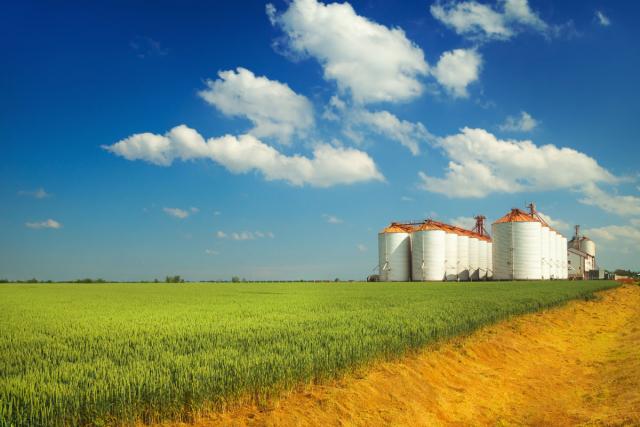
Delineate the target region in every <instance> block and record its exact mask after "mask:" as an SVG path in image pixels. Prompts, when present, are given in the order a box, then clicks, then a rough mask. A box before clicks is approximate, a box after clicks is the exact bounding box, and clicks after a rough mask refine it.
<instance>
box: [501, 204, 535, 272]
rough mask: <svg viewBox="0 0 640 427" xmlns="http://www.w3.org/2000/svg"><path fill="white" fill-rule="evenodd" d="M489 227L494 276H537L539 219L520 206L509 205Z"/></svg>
mask: <svg viewBox="0 0 640 427" xmlns="http://www.w3.org/2000/svg"><path fill="white" fill-rule="evenodd" d="M491 228H492V235H493V256H494V259H493V264H494V267H495V272H494V277H495V278H496V279H498V280H535V279H541V278H542V265H541V258H542V257H541V252H542V249H541V235H542V231H541V228H542V224H541V223H540V221H539V220H538V219H537V218H535V217H533V216H531V215H529V214H527V213H526V212H523V211H521V210H520V209H512V210H511V212H509V213H508V214H507V215H505V216H504V217H502V218H500V219H499V220H498V221H496V222H494V223H493V224H492V226H491Z"/></svg>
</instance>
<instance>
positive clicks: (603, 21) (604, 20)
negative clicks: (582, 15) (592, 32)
mask: <svg viewBox="0 0 640 427" xmlns="http://www.w3.org/2000/svg"><path fill="white" fill-rule="evenodd" d="M596 19H597V20H598V24H600V25H602V26H603V27H608V26H610V25H611V20H610V19H609V17H608V16H607V15H605V14H604V13H602V12H601V11H599V10H596Z"/></svg>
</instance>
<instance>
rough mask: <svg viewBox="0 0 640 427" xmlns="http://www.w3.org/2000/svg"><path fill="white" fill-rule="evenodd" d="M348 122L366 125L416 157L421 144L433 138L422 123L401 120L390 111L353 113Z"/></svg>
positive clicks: (360, 111)
mask: <svg viewBox="0 0 640 427" xmlns="http://www.w3.org/2000/svg"><path fill="white" fill-rule="evenodd" d="M347 120H348V122H349V123H350V124H353V125H365V126H367V127H368V128H369V129H370V130H372V131H373V132H375V133H377V134H379V135H382V136H384V137H386V138H389V139H391V140H393V141H397V142H399V143H400V144H401V145H403V146H405V147H407V148H408V149H409V151H411V154H413V155H414V156H417V155H418V154H419V153H420V143H422V142H424V141H427V140H429V139H430V138H431V137H432V135H431V134H430V133H429V131H428V130H427V129H426V128H425V127H424V125H423V124H422V123H419V122H418V123H412V122H409V121H406V120H400V119H398V117H396V116H395V115H393V114H391V113H390V112H388V111H376V112H371V111H366V110H364V109H361V110H357V111H355V112H353V113H352V114H351V115H350V116H349V118H348V119H347Z"/></svg>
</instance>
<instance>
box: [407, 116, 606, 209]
mask: <svg viewBox="0 0 640 427" xmlns="http://www.w3.org/2000/svg"><path fill="white" fill-rule="evenodd" d="M438 145H439V146H440V147H441V148H442V149H443V151H444V153H445V154H446V156H447V157H448V158H449V159H450V162H449V166H448V169H447V171H446V173H445V176H444V177H443V178H435V177H432V176H428V175H426V174H424V173H422V172H421V173H420V174H419V176H420V178H421V181H422V182H421V187H422V188H423V189H425V190H428V191H431V192H435V193H442V194H444V195H446V196H448V197H484V196H486V195H488V194H490V193H516V192H521V191H533V190H537V191H541V190H556V189H580V188H583V187H584V186H586V185H589V184H593V183H596V182H604V183H615V182H617V181H618V179H617V178H616V177H614V176H613V175H612V174H611V173H609V172H608V171H607V170H606V169H604V168H603V167H601V166H600V165H599V164H598V162H596V161H595V160H594V159H593V158H591V157H589V156H587V155H586V154H584V153H581V152H579V151H576V150H574V149H571V148H566V147H565V148H558V147H556V146H555V145H550V144H549V145H542V146H537V145H535V144H534V143H533V142H531V141H514V140H500V139H498V138H496V137H495V136H494V135H493V134H491V133H489V132H487V131H486V130H484V129H471V128H463V129H462V130H461V132H460V133H458V134H456V135H451V136H447V137H445V138H440V139H439V141H438Z"/></svg>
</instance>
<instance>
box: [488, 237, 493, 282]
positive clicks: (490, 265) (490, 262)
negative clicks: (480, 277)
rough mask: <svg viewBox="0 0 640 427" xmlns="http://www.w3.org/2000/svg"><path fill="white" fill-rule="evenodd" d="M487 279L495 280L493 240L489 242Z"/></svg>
mask: <svg viewBox="0 0 640 427" xmlns="http://www.w3.org/2000/svg"><path fill="white" fill-rule="evenodd" d="M487 280H493V241H491V240H489V241H488V242H487Z"/></svg>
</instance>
